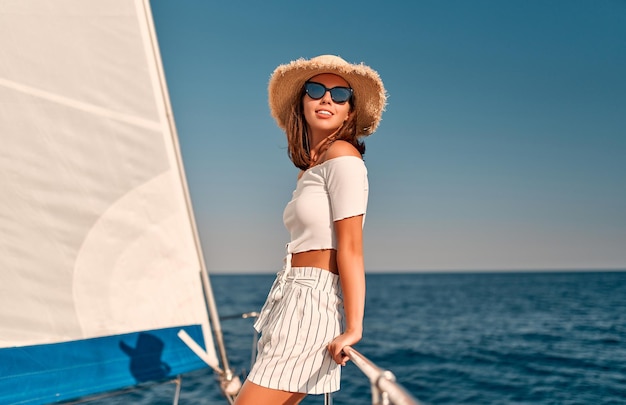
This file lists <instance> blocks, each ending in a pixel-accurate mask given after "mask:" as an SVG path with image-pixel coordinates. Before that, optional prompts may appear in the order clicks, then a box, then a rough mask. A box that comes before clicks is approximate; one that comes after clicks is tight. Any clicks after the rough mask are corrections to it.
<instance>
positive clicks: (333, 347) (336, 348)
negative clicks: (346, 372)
mask: <svg viewBox="0 0 626 405" xmlns="http://www.w3.org/2000/svg"><path fill="white" fill-rule="evenodd" d="M360 340H361V333H358V332H345V333H342V334H341V335H339V336H337V337H336V338H334V339H333V341H332V342H330V343H329V344H328V351H329V352H330V355H331V356H332V358H333V360H335V363H337V364H340V365H342V366H345V365H346V363H347V361H348V356H347V355H346V354H345V353H344V352H343V348H344V347H346V346H352V345H354V344H356V343H358V342H359V341H360Z"/></svg>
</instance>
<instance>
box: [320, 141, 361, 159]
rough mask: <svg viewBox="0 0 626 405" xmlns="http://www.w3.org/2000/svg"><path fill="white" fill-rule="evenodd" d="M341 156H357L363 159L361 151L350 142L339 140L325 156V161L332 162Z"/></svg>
mask: <svg viewBox="0 0 626 405" xmlns="http://www.w3.org/2000/svg"><path fill="white" fill-rule="evenodd" d="M341 156H355V157H358V158H362V156H361V154H360V153H359V151H358V150H357V149H356V148H355V147H354V145H352V144H351V143H350V142H346V141H342V140H338V141H335V142H333V143H332V144H331V145H330V147H329V148H328V151H326V154H325V156H324V158H325V159H324V160H330V159H334V158H337V157H341Z"/></svg>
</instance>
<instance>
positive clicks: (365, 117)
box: [268, 55, 387, 135]
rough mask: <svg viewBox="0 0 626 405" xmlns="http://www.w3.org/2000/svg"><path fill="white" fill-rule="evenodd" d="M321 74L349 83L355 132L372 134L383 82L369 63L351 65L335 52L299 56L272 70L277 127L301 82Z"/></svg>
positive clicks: (270, 89) (378, 116)
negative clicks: (333, 75) (340, 78)
mask: <svg viewBox="0 0 626 405" xmlns="http://www.w3.org/2000/svg"><path fill="white" fill-rule="evenodd" d="M322 73H333V74H336V75H338V76H341V77H342V78H343V79H344V80H345V81H347V82H348V84H349V85H350V87H352V89H353V92H354V96H353V97H354V109H355V111H356V115H357V123H356V125H357V135H370V134H372V133H373V132H374V131H375V130H376V128H377V127H378V123H379V122H380V119H381V116H382V114H383V111H384V110H385V104H386V100H387V94H386V93H385V88H384V86H383V82H382V80H381V79H380V76H379V75H378V73H377V72H376V71H375V70H374V69H372V68H370V67H369V66H366V65H364V64H363V63H361V64H351V63H348V62H346V61H345V60H343V59H342V58H340V57H339V56H335V55H321V56H317V57H315V58H311V59H309V60H306V59H298V60H295V61H292V62H290V63H287V64H284V65H280V66H278V67H277V68H276V70H274V73H272V77H271V78H270V82H269V87H268V93H269V105H270V110H271V112H272V116H273V117H274V119H275V120H276V122H277V123H278V126H279V127H281V128H282V129H283V130H284V129H285V126H286V123H287V120H288V117H289V114H291V108H292V106H293V105H294V104H295V103H298V102H300V100H298V97H299V96H300V92H301V90H302V87H303V86H304V83H305V82H306V81H307V80H309V79H310V78H311V77H313V76H316V75H319V74H322Z"/></svg>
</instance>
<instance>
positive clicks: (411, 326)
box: [94, 272, 626, 405]
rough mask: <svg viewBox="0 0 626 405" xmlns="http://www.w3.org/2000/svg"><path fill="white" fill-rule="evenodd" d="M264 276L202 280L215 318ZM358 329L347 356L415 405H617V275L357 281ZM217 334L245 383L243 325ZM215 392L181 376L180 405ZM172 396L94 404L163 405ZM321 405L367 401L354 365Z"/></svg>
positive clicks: (247, 334)
mask: <svg viewBox="0 0 626 405" xmlns="http://www.w3.org/2000/svg"><path fill="white" fill-rule="evenodd" d="M273 278H274V276H273V275H214V276H211V282H212V285H213V289H214V294H215V298H216V302H217V306H218V310H219V312H220V314H221V315H222V316H226V317H228V316H229V315H235V314H240V313H244V312H249V311H255V310H258V309H259V308H260V306H261V305H262V303H263V301H264V299H265V296H266V294H267V292H268V290H269V287H270V285H271V283H272V281H273ZM364 323H365V324H364V327H365V332H364V337H363V340H362V341H361V342H360V343H359V344H358V345H356V346H355V347H356V349H357V350H359V351H360V352H361V353H363V354H364V355H365V356H367V357H368V358H370V359H371V360H372V361H374V362H375V363H376V364H377V365H378V366H380V367H381V368H384V369H389V370H391V371H392V372H393V373H394V375H395V376H396V379H397V381H398V382H399V383H400V384H402V385H403V386H404V387H405V388H406V389H407V390H408V391H409V392H410V393H411V394H413V395H414V396H415V397H416V398H417V399H418V400H419V401H420V402H421V403H422V404H432V405H442V404H546V405H547V404H572V405H573V404H626V272H544V273H538V272H527V273H522V272H515V273H505V272H501V273H471V274H469V273H458V274H452V273H446V274H442V273H436V274H435V273H432V274H431V273H402V274H368V275H367V302H366V315H365V322H364ZM222 328H223V331H224V338H225V341H226V348H227V351H228V353H229V359H230V363H231V367H232V368H234V369H236V371H237V372H239V373H245V371H246V370H248V369H249V367H250V360H251V359H250V353H251V348H252V337H253V330H252V321H251V320H250V319H234V320H233V319H230V320H223V321H222ZM242 380H243V378H242ZM216 387H217V385H216V383H215V377H214V376H213V373H212V371H210V370H202V371H196V372H193V373H190V374H188V375H185V376H184V377H183V381H182V394H181V397H180V404H181V405H185V404H226V403H227V402H226V401H225V400H224V399H223V398H222V397H221V394H220V393H219V390H218V389H217V388H216ZM173 392H174V387H173V385H172V384H168V385H163V386H159V387H155V388H150V389H146V390H141V391H135V392H132V393H130V394H125V395H122V396H117V397H112V398H108V399H104V400H99V401H96V402H94V403H96V404H102V405H104V404H106V405H110V404H128V403H134V404H158V405H160V404H163V405H165V404H171V403H172V395H173ZM333 401H334V404H335V405H341V404H368V403H370V401H371V391H370V387H369V381H368V380H367V379H366V378H365V377H364V376H363V375H362V374H361V372H360V371H359V370H358V368H357V367H356V366H355V365H354V364H351V363H349V364H348V365H347V366H346V367H345V368H344V370H343V376H342V389H341V391H339V392H338V393H336V394H334V396H333ZM323 403H324V399H323V397H322V396H310V397H308V398H306V399H305V400H304V401H303V404H311V405H312V404H323Z"/></svg>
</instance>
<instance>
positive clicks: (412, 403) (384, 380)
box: [326, 346, 419, 405]
mask: <svg viewBox="0 0 626 405" xmlns="http://www.w3.org/2000/svg"><path fill="white" fill-rule="evenodd" d="M343 351H344V353H345V354H346V355H347V356H348V357H349V358H350V360H352V362H353V363H354V364H355V365H356V366H357V367H358V368H359V370H361V372H362V373H363V374H365V376H366V377H367V378H368V379H369V380H370V385H371V389H372V405H419V402H418V401H417V399H415V398H414V397H413V396H412V395H411V394H409V393H408V392H407V391H406V390H405V389H404V387H402V385H400V384H398V383H397V382H396V377H395V376H394V375H393V373H392V372H391V371H389V370H383V369H381V368H380V367H378V366H377V365H376V364H374V363H373V362H372V361H371V360H370V359H368V358H367V357H365V356H364V355H362V354H361V353H359V352H358V351H357V350H356V349H354V348H353V347H351V346H346V347H344V349H343ZM326 401H327V403H329V405H330V404H331V403H332V399H330V401H329V400H328V399H327V400H326Z"/></svg>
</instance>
